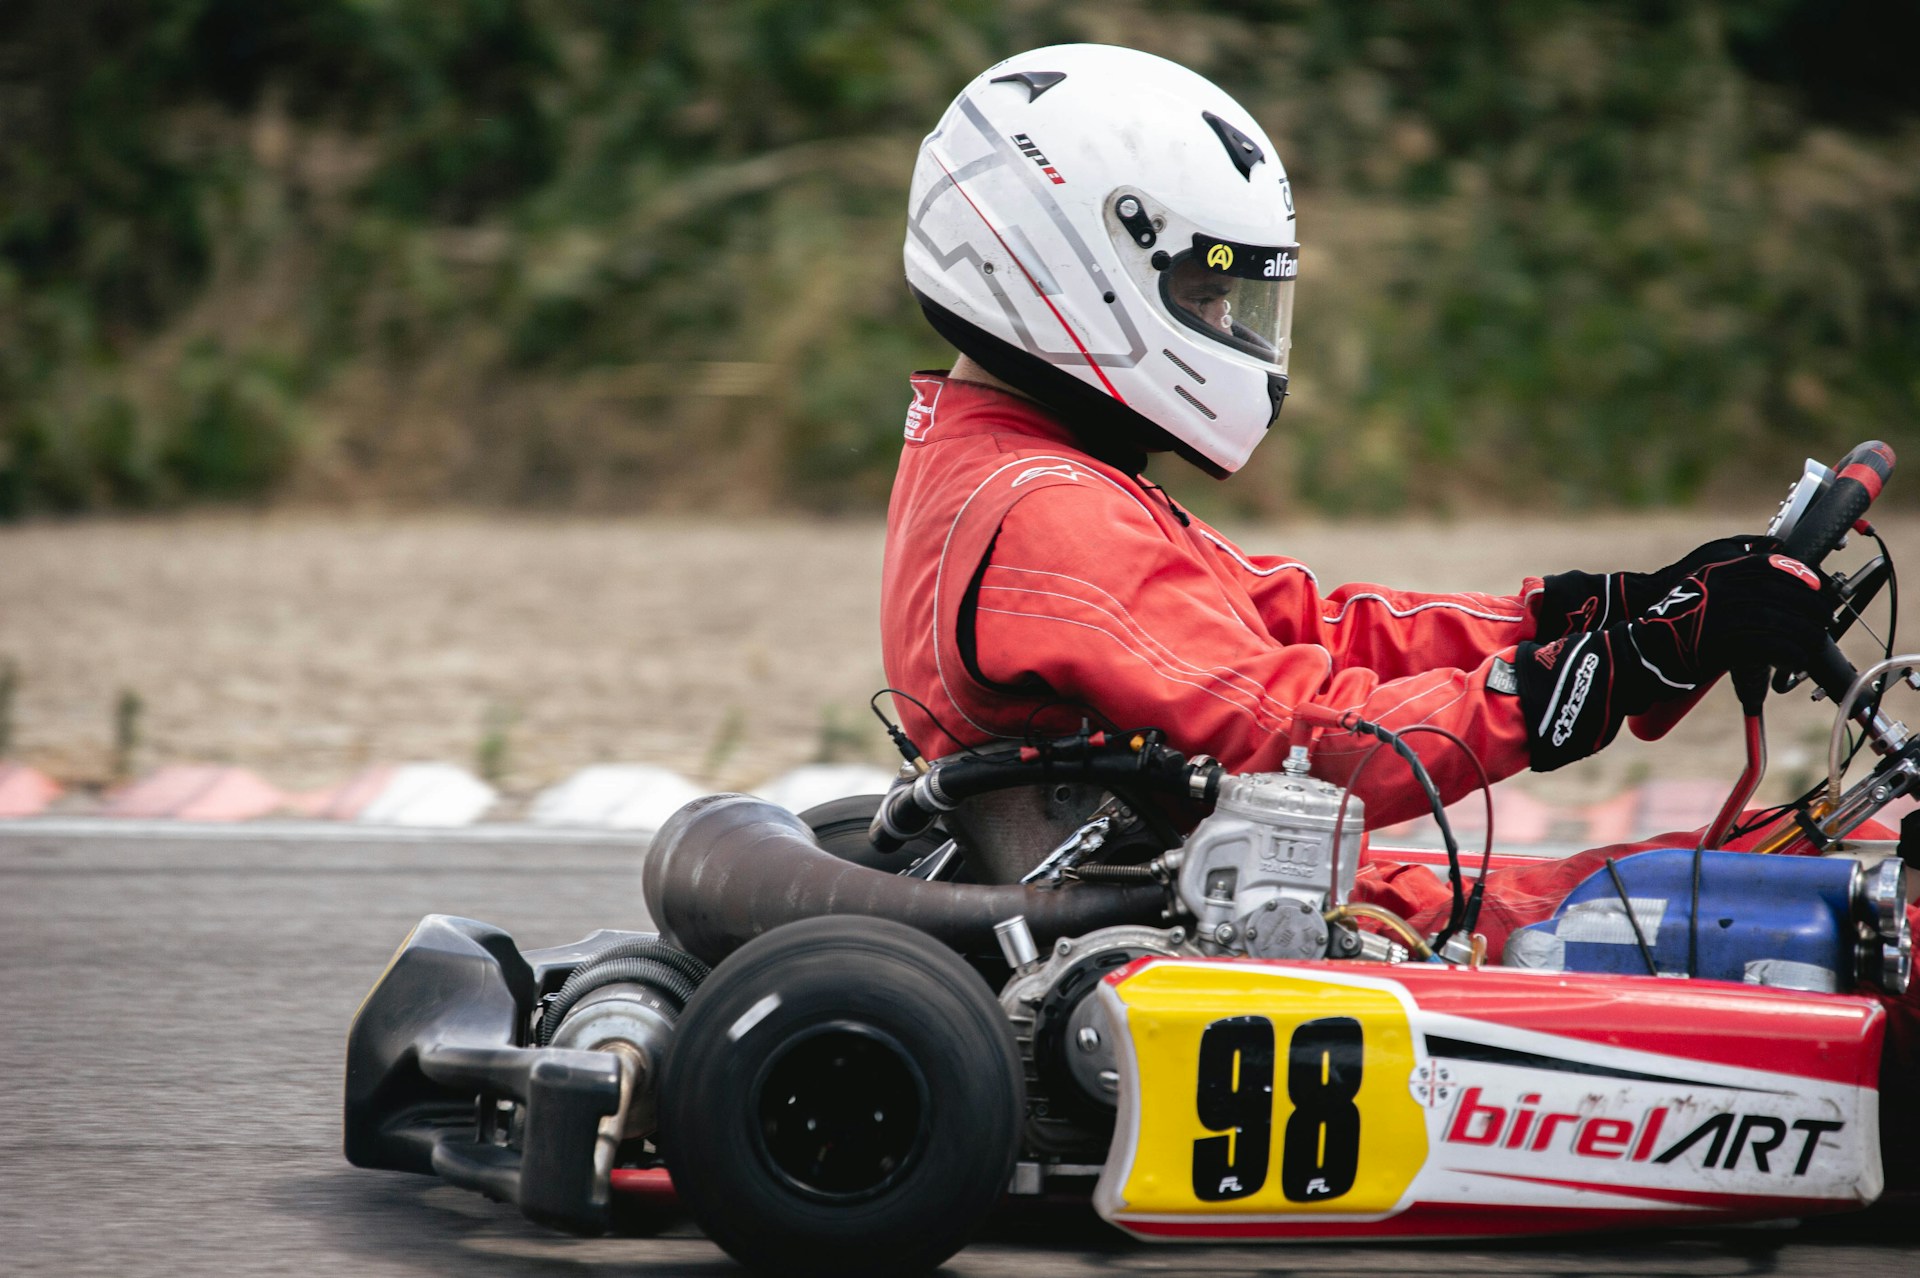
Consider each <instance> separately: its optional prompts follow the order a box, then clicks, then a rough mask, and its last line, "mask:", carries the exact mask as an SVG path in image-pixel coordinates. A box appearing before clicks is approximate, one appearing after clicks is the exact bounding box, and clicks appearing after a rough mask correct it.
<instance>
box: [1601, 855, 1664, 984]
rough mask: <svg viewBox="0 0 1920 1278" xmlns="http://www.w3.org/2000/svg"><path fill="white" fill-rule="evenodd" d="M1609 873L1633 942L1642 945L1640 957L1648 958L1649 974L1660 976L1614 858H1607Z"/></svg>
mask: <svg viewBox="0 0 1920 1278" xmlns="http://www.w3.org/2000/svg"><path fill="white" fill-rule="evenodd" d="M1606 866H1607V874H1608V875H1609V876H1610V877H1611V878H1612V879H1613V890H1614V891H1615V892H1617V893H1619V895H1620V908H1621V909H1623V910H1625V911H1626V912H1627V923H1628V925H1629V926H1631V927H1632V928H1633V942H1634V944H1635V945H1638V946H1639V947H1640V957H1641V958H1643V959H1645V960H1646V963H1647V975H1648V976H1658V975H1660V969H1659V968H1658V967H1657V966H1655V965H1654V961H1653V951H1652V950H1650V949H1648V948H1647V937H1646V934H1645V933H1644V932H1642V931H1641V930H1640V920H1639V918H1638V917H1636V916H1635V914H1634V912H1633V900H1632V898H1630V897H1629V896H1628V895H1627V885H1626V884H1625V883H1623V882H1621V881H1620V871H1619V870H1618V869H1616V868H1615V867H1614V864H1613V858H1612V857H1608V858H1607V860H1606Z"/></svg>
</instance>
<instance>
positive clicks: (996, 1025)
mask: <svg viewBox="0 0 1920 1278" xmlns="http://www.w3.org/2000/svg"><path fill="white" fill-rule="evenodd" d="M661 1096H662V1097H663V1099H664V1104H663V1106H662V1110H663V1113H662V1122H661V1131H660V1146H661V1149H662V1152H663V1153H664V1155H665V1158H666V1163H667V1167H668V1169H669V1170H670V1171H671V1172H672V1173H673V1183H674V1186H675V1188H676V1189H677V1190H678V1191H679V1193H680V1196H681V1201H682V1202H684V1203H685V1204H686V1206H687V1208H688V1209H689V1210H690V1211H691V1212H692V1214H693V1218H694V1220H695V1221H696V1222H697V1223H698V1224H699V1225H700V1227H701V1229H702V1230H704V1231H705V1232H706V1234H707V1236H708V1237H710V1238H712V1239H713V1240H714V1241H715V1242H716V1243H718V1244H719V1245H720V1246H721V1247H723V1248H725V1249H726V1251H727V1252H728V1253H729V1254H730V1255H732V1256H733V1257H734V1258H735V1259H736V1260H738V1261H740V1262H741V1263H742V1264H744V1265H746V1266H747V1267H749V1268H750V1269H753V1270H755V1271H756V1272H759V1273H764V1274H775V1273H778V1274H783V1275H788V1274H791V1275H799V1276H801V1278H807V1276H810V1275H820V1276H821V1278H825V1276H826V1275H852V1276H854V1278H859V1276H862V1275H872V1276H873V1278H881V1276H882V1275H906V1274H917V1273H924V1272H926V1271H927V1270H930V1269H932V1268H933V1267H935V1266H936V1265H938V1264H940V1263H941V1262H942V1261H944V1260H946V1259H947V1258H948V1257H949V1256H951V1255H953V1253H954V1252H956V1251H958V1250H959V1249H960V1248H961V1247H963V1246H965V1245H966V1243H967V1240H968V1239H969V1238H970V1237H971V1236H972V1234H973V1232H974V1230H975V1229H976V1228H977V1227H978V1226H979V1224H980V1222H981V1220H982V1219H983V1218H984V1217H985V1216H986V1214H987V1213H988V1211H989V1210H991V1209H992V1207H993V1205H994V1203H995V1202H996V1201H998V1199H999V1197H1000V1195H1001V1193H1002V1192H1003V1191H1004V1190H1005V1188H1006V1185H1007V1179H1008V1177H1009V1175H1010V1174H1011V1172H1012V1169H1013V1161H1014V1156H1015V1153H1016V1142H1017V1139H1018V1133H1019V1128H1020V1122H1021V1117H1022V1115H1023V1114H1024V1113H1025V1108H1026V1098H1025V1087H1024V1084H1023V1077H1022V1070H1021V1065H1020V1055H1019V1050H1018V1048H1017V1046H1016V1045H1015V1043H1014V1038H1013V1030H1012V1027H1011V1026H1010V1025H1009V1024H1008V1023H1007V1019H1006V1016H1005V1014H1004V1013H1003V1012H1002V1011H1001V1009H1000V1007H999V1005H998V1004H997V1003H996V1002H995V1001H994V999H993V996H992V994H991V992H990V991H989V990H988V989H987V987H986V985H985V983H984V982H983V981H982V980H981V979H980V977H979V976H978V975H976V974H975V973H974V972H973V971H972V970H970V969H969V968H968V967H967V966H966V964H965V963H964V962H962V961H961V960H960V958H959V957H958V956H957V955H955V954H954V953H953V952H952V951H951V950H948V949H947V948H946V947H945V946H942V945H941V944H939V943H938V942H937V941H934V940H933V939H932V938H930V937H928V936H927V935H925V934H924V933H921V932H918V931H915V930H914V929H912V928H909V927H906V926H904V925H902V924H899V923H894V922H891V921H888V920H885V919H869V918H852V917H827V918H817V919H807V920H804V921H801V922H798V923H790V924H788V925H786V926H785V927H781V928H776V929H775V930H774V931H772V932H769V933H768V934H766V935H765V936H762V937H759V938H757V939H755V940H754V941H753V942H751V943H750V944H748V945H746V946H744V947H742V948H741V949H740V951H739V952H738V953H736V954H734V955H733V956H732V957H731V958H729V959H728V960H727V961H726V962H725V963H723V964H722V965H721V966H720V968H719V969H718V970H717V971H716V972H715V973H714V974H713V976H712V977H710V978H709V979H708V980H707V982H706V983H705V984H704V985H702V986H701V987H700V990H699V992H698V993H697V994H696V995H695V996H694V998H693V1001H692V1002H691V1003H689V1004H688V1006H687V1011H686V1015H685V1016H684V1017H683V1018H682V1020H681V1022H680V1026H679V1029H678V1032H677V1033H676V1035H675V1038H674V1045H673V1050H672V1053H671V1054H670V1055H669V1057H668V1060H667V1064H666V1069H665V1072H664V1075H663V1077H662V1079H661Z"/></svg>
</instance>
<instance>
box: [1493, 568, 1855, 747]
mask: <svg viewBox="0 0 1920 1278" xmlns="http://www.w3.org/2000/svg"><path fill="white" fill-rule="evenodd" d="M1703 549H1704V547H1703ZM1696 553H1698V552H1696ZM1832 613H1833V604H1832V601H1831V599H1830V598H1829V597H1828V595H1827V593H1826V581H1825V579H1824V578H1823V577H1822V576H1821V575H1820V574H1819V573H1817V572H1815V571H1814V570H1813V569H1811V568H1808V567H1807V566H1806V565H1805V564H1803V563H1801V562H1800V561H1799V560H1797V559H1789V558H1787V557H1786V556H1785V555H1780V554H1753V555H1741V556H1739V557H1738V558H1734V559H1725V560H1721V561H1718V562H1714V563H1709V564H1704V565H1701V566H1699V567H1696V568H1695V569H1694V570H1693V571H1692V572H1691V573H1689V574H1688V575H1687V576H1686V577H1684V578H1682V579H1681V581H1680V582H1679V584H1677V585H1676V586H1675V587H1674V588H1673V589H1672V590H1671V591H1669V592H1668V593H1667V595H1666V596H1664V597H1663V598H1661V599H1659V600H1657V601H1656V602H1655V603H1654V604H1653V605H1652V606H1651V607H1649V608H1648V609H1647V610H1646V612H1645V615H1643V616H1639V617H1636V618H1634V619H1633V620H1631V621H1627V622H1623V623H1620V624H1618V625H1612V626H1608V627H1606V628H1604V629H1599V630H1590V631H1585V632H1581V633H1578V634H1568V635H1563V636H1562V637H1560V638H1558V639H1556V640H1554V641H1553V642H1551V643H1546V644H1540V643H1523V644H1521V645H1520V651H1519V653H1518V655H1517V656H1516V657H1515V659H1514V661H1515V666H1516V673H1517V675H1518V676H1519V685H1520V708H1521V711H1522V712H1523V713H1524V714H1525V715H1526V720H1527V735H1528V738H1529V746H1530V752H1531V755H1532V762H1533V769H1534V771H1536V772H1551V771H1552V770H1553V769H1555V768H1558V767H1562V766H1564V765H1566V764H1569V763H1572V762H1573V761H1574V760H1575V759H1584V758H1586V757H1587V756H1588V755H1590V754H1592V753H1594V752H1595V751H1597V750H1599V749H1600V748H1601V747H1602V746H1604V745H1606V744H1607V743H1608V742H1609V741H1612V740H1613V736H1614V734H1615V733H1616V732H1618V731H1619V730H1620V724H1621V722H1622V720H1624V719H1626V718H1627V716H1629V715H1635V714H1641V713H1643V712H1645V711H1646V710H1648V709H1650V708H1651V707H1652V706H1653V705H1654V704H1655V703H1657V702H1661V701H1667V700H1671V699H1673V698H1675V697H1681V696H1685V695H1686V694H1688V693H1690V692H1692V691H1693V690H1694V689H1695V688H1697V687H1699V686H1700V685H1702V684H1704V683H1706V682H1708V681H1710V680H1712V679H1715V678H1718V677H1719V676H1720V675H1722V674H1725V673H1726V672H1727V671H1728V670H1730V669H1732V668H1733V667H1734V666H1782V667H1785V668H1788V669H1794V670H1798V669H1802V668H1804V667H1805V666H1806V664H1807V662H1808V661H1809V660H1810V659H1811V658H1812V656H1813V654H1814V653H1815V652H1817V651H1818V650H1819V649H1820V646H1821V645H1822V644H1823V643H1824V642H1825V641H1826V637H1827V622H1828V620H1829V619H1830V618H1831V616H1832Z"/></svg>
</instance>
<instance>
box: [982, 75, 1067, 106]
mask: <svg viewBox="0 0 1920 1278" xmlns="http://www.w3.org/2000/svg"><path fill="white" fill-rule="evenodd" d="M1066 78H1067V73H1066V72H1065V71H1015V72H1012V73H1011V74H1009V75H996V76H995V77H993V81H992V82H993V83H994V84H1005V83H1006V82H1007V81H1009V80H1012V81H1014V82H1016V83H1019V84H1024V85H1026V86H1027V101H1029V102H1031V101H1033V100H1034V99H1035V98H1037V97H1039V96H1040V95H1041V94H1043V93H1045V92H1046V91H1047V90H1048V89H1051V88H1052V87H1053V86H1054V85H1056V84H1058V83H1060V82H1061V81H1062V80H1064V79H1066Z"/></svg>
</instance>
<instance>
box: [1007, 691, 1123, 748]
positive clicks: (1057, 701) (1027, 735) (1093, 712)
mask: <svg viewBox="0 0 1920 1278" xmlns="http://www.w3.org/2000/svg"><path fill="white" fill-rule="evenodd" d="M1055 706H1063V707H1065V708H1067V709H1070V710H1083V711H1085V712H1086V714H1087V717H1088V718H1092V719H1098V720H1100V722H1101V723H1102V724H1103V725H1105V730H1106V731H1108V732H1119V731H1120V725H1119V724H1117V723H1115V722H1114V721H1113V720H1111V719H1109V718H1107V716H1106V715H1105V714H1103V713H1101V711H1100V708H1099V707H1098V706H1092V705H1088V704H1087V703H1086V702H1084V701H1081V700H1079V699H1078V698H1075V697H1055V698H1053V699H1052V700H1051V701H1042V702H1041V703H1040V704H1039V705H1037V706H1035V707H1034V708H1033V709H1032V710H1030V711H1028V712H1027V721H1026V722H1025V723H1023V724H1021V725H1020V739H1021V740H1022V741H1024V742H1026V743H1027V744H1028V745H1035V744H1037V743H1038V741H1039V738H1038V737H1037V736H1036V735H1035V733H1034V730H1033V721H1034V720H1035V719H1037V718H1039V717H1040V716H1041V715H1042V714H1044V713H1045V712H1047V711H1048V710H1051V709H1053V708H1054V707H1055Z"/></svg>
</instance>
